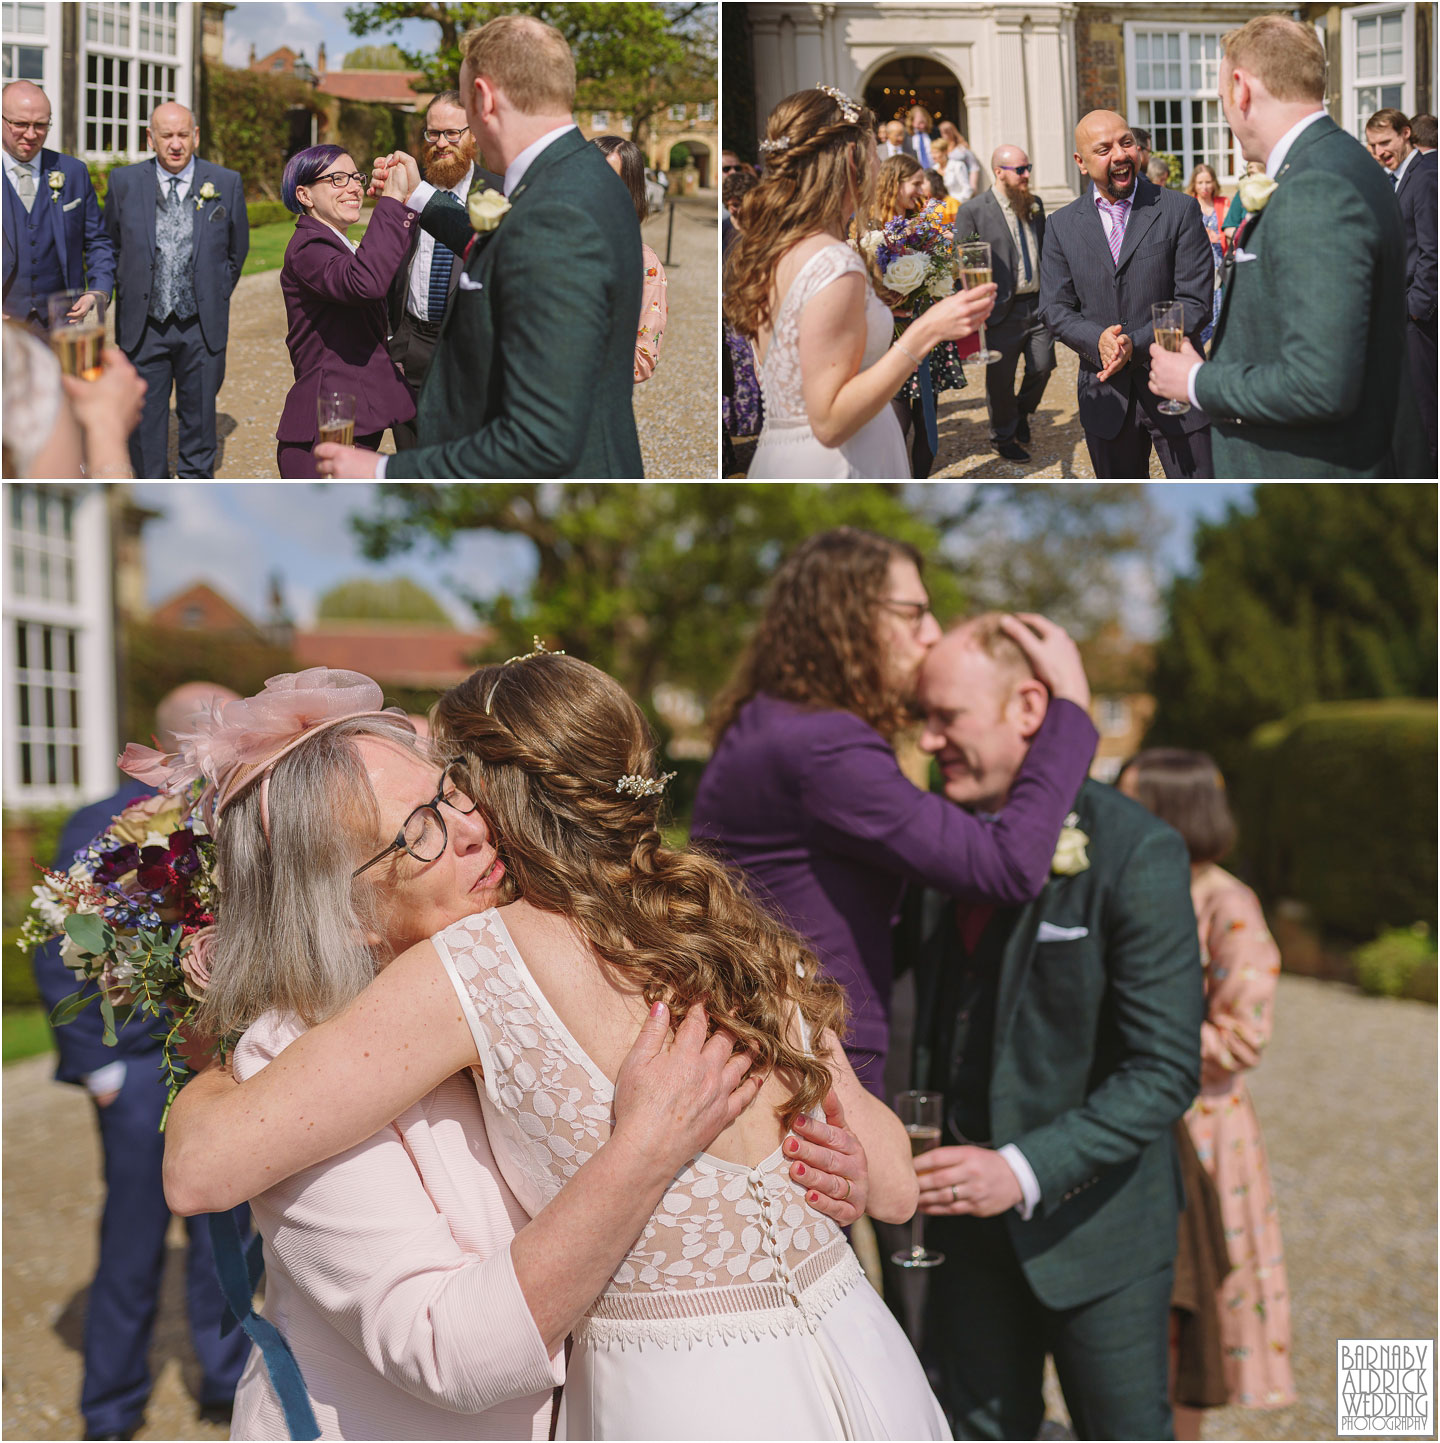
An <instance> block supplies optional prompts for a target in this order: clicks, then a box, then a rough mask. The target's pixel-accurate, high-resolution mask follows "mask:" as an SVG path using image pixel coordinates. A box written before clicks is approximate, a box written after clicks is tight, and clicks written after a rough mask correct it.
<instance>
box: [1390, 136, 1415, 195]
mask: <svg viewBox="0 0 1440 1443" xmlns="http://www.w3.org/2000/svg"><path fill="white" fill-rule="evenodd" d="M1419 154H1420V152H1419V151H1418V150H1416V149H1415V147H1414V146H1411V147H1410V154H1409V155H1407V156H1406V157H1405V159H1404V160H1402V161H1401V162H1400V164H1399V165H1397V166H1396V167H1395V169H1394V170H1392V171H1391V172H1390V174H1391V175H1393V176H1394V177H1395V189H1396V190H1399V189H1400V179H1401V177H1402V176H1403V175H1404V174H1405V172H1406V171H1407V170H1409V168H1410V162H1411V161H1412V160H1414V159H1415V157H1416V156H1417V155H1419Z"/></svg>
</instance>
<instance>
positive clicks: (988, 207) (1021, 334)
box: [955, 190, 1055, 443]
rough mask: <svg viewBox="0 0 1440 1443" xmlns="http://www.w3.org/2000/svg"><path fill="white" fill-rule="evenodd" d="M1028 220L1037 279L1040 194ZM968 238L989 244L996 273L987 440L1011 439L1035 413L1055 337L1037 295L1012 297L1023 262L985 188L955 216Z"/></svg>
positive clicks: (989, 327) (988, 330)
mask: <svg viewBox="0 0 1440 1443" xmlns="http://www.w3.org/2000/svg"><path fill="white" fill-rule="evenodd" d="M1030 221H1031V225H1032V227H1033V229H1034V231H1035V254H1034V255H1032V256H1031V257H1030V267H1031V273H1032V275H1038V274H1039V271H1040V254H1041V252H1042V251H1043V250H1044V246H1045V203H1044V201H1042V200H1041V199H1040V198H1039V197H1038V196H1037V197H1036V198H1035V208H1034V210H1033V211H1032V212H1031V215H1030ZM971 234H978V235H979V237H980V239H981V240H982V241H988V242H989V244H990V260H991V264H992V265H993V267H994V271H995V274H994V277H993V279H994V281H995V286H996V291H995V309H994V310H993V311H991V312H990V319H989V320H988V321H987V322H986V323H985V340H986V343H987V344H988V345H990V346H991V347H993V348H994V349H995V350H997V351H999V352H1000V354H1001V356H1002V357H1003V358H1004V359H1003V360H999V361H995V362H994V363H993V364H991V365H989V366H986V367H985V401H986V404H987V405H988V407H989V410H990V439H991V441H992V442H997V443H998V442H1001V441H1008V440H1010V439H1011V438H1012V437H1013V436H1014V435H1015V428H1016V426H1017V425H1018V424H1019V422H1020V418H1021V417H1022V416H1029V415H1030V414H1032V413H1033V412H1034V411H1036V410H1038V409H1039V406H1040V400H1041V397H1042V396H1044V394H1045V383H1046V382H1047V381H1048V380H1049V379H1050V373H1051V371H1053V370H1054V369H1055V338H1054V337H1053V336H1052V335H1051V334H1050V331H1049V329H1048V328H1047V327H1046V325H1045V323H1044V321H1043V320H1042V319H1041V317H1040V297H1039V294H1038V293H1037V292H1029V293H1027V294H1026V295H1023V296H1016V294H1015V287H1016V285H1017V284H1019V283H1021V282H1023V281H1024V279H1025V258H1024V257H1023V256H1022V255H1021V254H1020V253H1019V251H1018V250H1017V248H1016V245H1015V239H1014V235H1013V233H1012V232H1011V230H1010V222H1009V221H1008V220H1007V219H1006V217H1005V207H1004V206H1002V205H1001V203H1000V196H999V192H998V190H987V191H985V192H984V194H983V195H977V196H976V197H975V198H974V199H973V200H967V201H966V202H965V204H964V205H962V206H961V207H960V209H959V211H958V212H957V213H956V215H955V239H956V242H957V243H960V242H963V241H964V239H965V237H966V236H969V235H971ZM1022 355H1023V356H1024V357H1025V379H1024V381H1023V382H1022V383H1021V385H1020V394H1019V395H1018V396H1017V395H1016V394H1015V371H1016V369H1017V367H1018V366H1019V364H1020V357H1021V356H1022Z"/></svg>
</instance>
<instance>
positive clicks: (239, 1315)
mask: <svg viewBox="0 0 1440 1443" xmlns="http://www.w3.org/2000/svg"><path fill="white" fill-rule="evenodd" d="M209 1222H210V1247H211V1251H213V1252H214V1254H215V1272H216V1274H217V1275H218V1276H219V1279H220V1291H221V1293H222V1294H223V1295H224V1298H225V1306H226V1313H225V1317H224V1318H223V1319H222V1320H221V1323H220V1336H221V1337H222V1338H223V1337H224V1336H225V1335H226V1334H228V1333H231V1332H233V1331H234V1330H235V1328H236V1327H241V1328H244V1329H245V1331H246V1333H247V1334H248V1335H249V1337H250V1341H251V1342H253V1343H254V1344H255V1346H256V1347H257V1348H259V1349H260V1356H261V1357H262V1358H263V1359H264V1360H265V1371H266V1372H267V1373H268V1374H269V1375H270V1386H271V1387H272V1388H274V1390H275V1396H276V1397H277V1398H279V1400H280V1406H281V1408H282V1409H283V1410H284V1412H285V1427H286V1428H287V1429H288V1430H289V1433H290V1436H291V1437H292V1438H303V1439H313V1438H318V1437H319V1436H320V1425H319V1424H318V1423H317V1422H316V1421H315V1410H314V1409H313V1408H312V1407H311V1406H310V1396H309V1394H308V1393H307V1392H306V1391H305V1380H304V1379H303V1378H302V1377H301V1376H300V1365H299V1363H297V1362H296V1361H295V1354H294V1353H292V1352H291V1351H290V1345H289V1343H287V1342H286V1341H285V1339H284V1338H283V1337H281V1336H280V1333H279V1331H278V1330H277V1329H276V1327H275V1325H274V1324H273V1323H272V1322H270V1320H269V1319H268V1318H262V1317H261V1316H260V1314H259V1313H257V1312H256V1311H255V1289H256V1287H257V1286H258V1284H259V1282H260V1274H261V1273H263V1272H264V1271H265V1255H264V1248H263V1244H262V1243H261V1240H260V1234H259V1233H256V1234H255V1236H254V1237H253V1238H252V1239H251V1240H250V1245H249V1247H248V1248H247V1247H244V1246H243V1245H242V1244H241V1242H240V1228H239V1225H238V1224H237V1223H236V1221H235V1214H234V1213H233V1212H224V1213H211V1214H210V1215H209Z"/></svg>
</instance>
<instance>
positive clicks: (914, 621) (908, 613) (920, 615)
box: [880, 596, 930, 633]
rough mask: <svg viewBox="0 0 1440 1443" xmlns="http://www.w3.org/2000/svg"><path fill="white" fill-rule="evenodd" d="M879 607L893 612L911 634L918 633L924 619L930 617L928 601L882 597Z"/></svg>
mask: <svg viewBox="0 0 1440 1443" xmlns="http://www.w3.org/2000/svg"><path fill="white" fill-rule="evenodd" d="M880 605H881V606H883V607H886V608H887V609H888V610H890V611H893V612H894V613H895V615H896V616H898V617H899V618H900V619H901V620H902V621H903V622H904V623H905V624H906V626H908V627H909V628H910V630H911V632H912V633H918V632H919V630H920V627H921V625H922V624H923V623H924V621H925V618H926V617H927V616H929V615H930V603H929V602H928V601H902V600H901V599H900V598H899V597H895V596H882V597H881V598H880Z"/></svg>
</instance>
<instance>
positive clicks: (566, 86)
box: [314, 15, 645, 480]
mask: <svg viewBox="0 0 1440 1443" xmlns="http://www.w3.org/2000/svg"><path fill="white" fill-rule="evenodd" d="M461 51H462V53H463V55H464V59H463V61H462V62H461V66H460V94H461V96H462V97H463V99H464V104H465V117H466V119H467V120H468V121H469V124H470V129H471V131H472V133H473V134H474V136H475V138H476V140H477V142H478V143H479V147H480V150H481V153H482V154H483V155H484V157H485V162H486V164H487V165H489V166H491V167H493V168H494V169H496V170H503V171H504V174H505V196H506V197H507V198H508V202H509V204H508V205H506V204H504V203H503V202H501V203H498V204H495V205H492V206H490V207H489V208H488V209H489V212H490V214H489V215H487V216H484V217H482V219H481V221H480V224H481V225H484V226H486V227H487V228H486V229H482V230H479V231H478V232H477V231H476V230H475V229H472V224H473V222H472V219H471V217H470V216H467V214H466V211H465V210H464V209H463V208H461V207H460V206H458V205H456V204H455V202H454V201H453V200H452V199H451V198H450V197H448V196H445V195H440V194H437V193H436V191H435V188H434V187H433V186H431V185H429V184H428V183H427V182H424V181H422V180H421V179H420V173H419V169H418V167H417V166H416V165H415V162H414V161H413V160H412V159H411V158H410V157H409V156H401V157H398V158H395V157H392V163H403V164H404V165H405V168H406V171H407V172H408V175H409V179H410V185H411V192H410V196H409V199H408V200H407V202H406V204H407V205H408V206H409V207H410V208H411V209H412V210H414V211H417V212H419V215H420V224H421V225H422V226H423V227H424V228H425V229H426V230H427V231H429V232H430V234H431V235H433V236H434V237H435V238H436V240H438V241H439V242H440V243H441V244H442V245H445V246H447V247H448V248H449V249H450V250H452V251H454V252H455V253H456V254H457V255H462V256H464V257H465V267H464V270H463V272H462V273H461V275H460V279H459V283H458V287H457V289H456V291H455V293H454V295H453V296H452V297H451V300H450V304H449V306H448V307H447V309H446V312H445V318H444V321H443V324H442V328H441V331H440V337H439V340H438V342H437V345H436V350H435V358H434V360H433V362H432V363H431V367H430V372H429V374H428V375H427V376H426V378H425V384H424V386H423V388H422V389H421V392H420V401H419V414H418V415H417V416H416V420H415V424H416V429H417V431H418V432H419V438H420V445H419V446H418V447H416V448H415V449H413V450H407V451H402V452H400V453H399V454H398V455H395V456H390V457H377V456H376V455H375V453H374V452H372V451H365V450H361V449H358V448H356V447H351V446H337V445H334V444H331V443H328V442H322V443H320V444H318V445H317V446H316V447H315V450H314V454H315V459H316V467H317V470H318V471H319V473H320V475H321V476H337V477H349V478H364V479H369V478H372V477H387V478H389V479H392V480H395V479H402V478H403V479H410V478H449V477H486V478H490V477H526V478H540V477H561V476H589V477H600V478H616V479H639V478H641V477H643V476H644V474H645V473H644V467H643V465H642V463H641V459H640V442H639V438H638V437H637V435H636V433H635V413H634V409H633V395H634V390H635V384H634V364H635V331H636V328H637V327H638V325H639V322H640V293H641V282H642V279H643V277H642V272H643V263H642V261H641V253H640V226H639V223H638V221H637V220H636V217H635V206H634V202H633V201H632V200H631V199H630V195H629V192H628V191H627V190H626V189H625V187H624V185H622V184H621V183H620V181H619V180H618V178H617V177H616V175H615V173H614V171H612V170H611V169H610V167H609V166H608V165H607V164H606V162H605V158H604V156H602V155H601V154H600V152H599V151H598V150H597V149H595V147H594V146H592V145H589V144H587V143H586V141H585V139H584V137H583V136H582V135H581V133H580V131H579V130H578V129H577V128H576V126H575V124H574V122H573V121H572V120H571V117H570V112H571V110H572V109H573V108H574V104H575V61H574V57H573V56H572V55H571V54H570V48H569V46H568V45H567V44H566V43H565V38H564V37H563V36H562V35H561V34H560V32H559V31H558V30H555V29H553V28H552V27H551V26H549V25H545V24H543V23H542V22H540V21H538V20H534V19H531V18H529V17H527V16H523V15H502V16H500V17H499V18H498V19H495V20H492V21H490V22H489V24H487V25H483V26H481V27H480V28H479V29H476V30H471V31H469V32H468V33H467V34H466V35H465V36H464V38H463V39H462V41H461ZM385 167H386V162H385V161H379V160H377V161H376V163H375V168H376V172H377V174H376V180H377V181H383V176H384V170H385ZM476 200H477V198H476V197H473V196H472V199H471V214H472V215H473V214H474V213H475V211H476V210H477V209H484V208H482V207H477V205H476ZM472 242H473V244H472Z"/></svg>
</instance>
